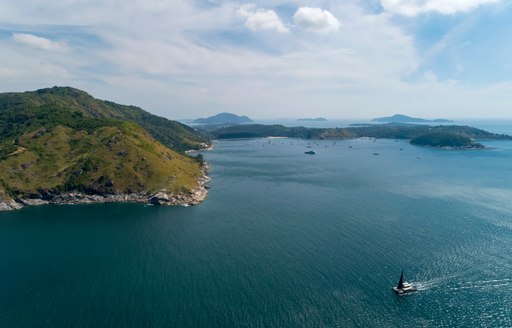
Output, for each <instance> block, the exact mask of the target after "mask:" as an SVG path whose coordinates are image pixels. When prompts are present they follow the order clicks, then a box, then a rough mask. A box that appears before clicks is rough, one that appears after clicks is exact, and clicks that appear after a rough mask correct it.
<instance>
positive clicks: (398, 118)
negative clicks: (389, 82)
mask: <svg viewBox="0 0 512 328" xmlns="http://www.w3.org/2000/svg"><path fill="white" fill-rule="evenodd" d="M372 121H374V122H384V123H428V122H433V123H450V122H452V121H450V120H445V119H434V120H427V119H424V118H418V117H411V116H407V115H402V114H395V115H393V116H389V117H379V118H374V119H373V120H372Z"/></svg>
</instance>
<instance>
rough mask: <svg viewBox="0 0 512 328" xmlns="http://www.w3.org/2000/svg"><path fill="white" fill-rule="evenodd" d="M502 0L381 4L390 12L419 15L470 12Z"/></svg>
mask: <svg viewBox="0 0 512 328" xmlns="http://www.w3.org/2000/svg"><path fill="white" fill-rule="evenodd" d="M499 1H500V0H381V4H382V6H383V7H384V9H385V10H386V11H388V12H392V13H396V14H400V15H404V16H417V15H420V14H424V13H428V12H437V13H440V14H444V15H453V14H456V13H459V12H468V11H470V10H473V9H475V8H476V7H478V6H480V5H484V4H489V3H497V2H499Z"/></svg>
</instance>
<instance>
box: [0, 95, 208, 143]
mask: <svg viewBox="0 0 512 328" xmlns="http://www.w3.org/2000/svg"><path fill="white" fill-rule="evenodd" d="M48 109H51V110H65V111H70V112H74V113H76V114H75V115H80V114H82V116H83V117H85V118H97V119H117V120H124V121H132V122H135V123H137V124H139V125H140V126H142V127H143V128H144V129H145V130H147V131H148V132H149V134H150V135H151V136H152V137H153V138H155V139H156V140H158V141H160V142H161V143H162V144H164V145H165V146H167V147H169V148H172V149H174V150H176V151H179V152H183V151H185V150H188V149H200V148H202V147H204V146H205V144H206V143H208V142H209V140H208V138H207V137H205V136H203V135H201V134H199V133H198V132H196V131H195V130H194V129H192V128H190V127H188V126H186V125H184V124H181V123H179V122H176V121H171V120H168V119H166V118H163V117H160V116H156V115H153V114H150V113H148V112H146V111H145V110H143V109H141V108H139V107H135V106H125V105H120V104H116V103H114V102H111V101H104V100H99V99H95V98H94V97H92V96H91V95H89V94H88V93H86V92H84V91H81V90H78V89H75V88H71V87H53V88H46V89H40V90H37V91H27V92H12V93H1V94H0V112H1V113H2V115H3V116H4V117H5V115H7V116H9V115H11V116H12V115H14V113H16V115H17V116H18V118H20V120H21V117H23V118H24V120H25V121H27V123H31V122H32V121H33V119H34V117H36V116H38V115H41V114H40V113H41V112H46V111H48ZM77 117H78V116H77ZM17 123H19V122H17ZM0 124H1V123H0ZM5 127H6V126H5V124H1V126H0V129H2V128H4V129H5ZM15 130H16V129H15ZM1 136H2V131H1V130H0V137H1Z"/></svg>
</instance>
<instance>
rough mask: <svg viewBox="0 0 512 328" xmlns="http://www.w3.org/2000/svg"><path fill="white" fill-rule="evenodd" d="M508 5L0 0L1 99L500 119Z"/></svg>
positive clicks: (194, 111)
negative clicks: (42, 96)
mask: <svg viewBox="0 0 512 328" xmlns="http://www.w3.org/2000/svg"><path fill="white" fill-rule="evenodd" d="M511 35H512V2H511V1H509V0H466V1H460V0H444V1H443V0H347V1H343V2H340V1H334V0H325V1H316V0H311V1H302V0H301V1H292V0H275V1H267V0H259V1H224V0H211V1H208V0H173V1H162V0H145V1H144V0H136V1H133V2H130V3H125V2H122V1H119V0H105V1H83V0H72V1H66V2H65V3H63V2H61V1H56V0H47V1H42V0H32V1H28V0H19V1H15V2H13V1H7V0H0V47H1V49H2V51H1V52H0V60H1V63H2V65H1V66H0V77H1V79H0V92H10V91H27V90H35V89H40V88H45V87H52V86H55V85H59V86H64V85H67V86H72V87H75V88H79V89H82V90H84V91H86V92H88V93H90V94H91V95H93V96H94V97H97V98H101V99H108V100H112V101H115V102H119V103H122V104H130V105H136V106H140V107H142V108H144V109H146V110H148V111H150V112H152V113H154V114H157V115H161V116H165V117H168V118H173V119H180V118H198V117H206V116H210V115H213V114H216V113H219V112H233V113H236V114H238V115H247V116H249V117H251V118H254V119H269V118H274V117H275V118H282V117H296V118H299V117H301V118H303V117H319V116H321V117H326V118H355V119H357V118H361V119H362V118H373V117H380V116H390V115H392V114H395V113H401V114H406V115H410V116H416V117H423V118H464V117H466V118H512V111H511V110H510V109H511V108H510V104H512V74H511V73H512V62H511V61H510V58H512V42H510V41H511V39H510V38H511Z"/></svg>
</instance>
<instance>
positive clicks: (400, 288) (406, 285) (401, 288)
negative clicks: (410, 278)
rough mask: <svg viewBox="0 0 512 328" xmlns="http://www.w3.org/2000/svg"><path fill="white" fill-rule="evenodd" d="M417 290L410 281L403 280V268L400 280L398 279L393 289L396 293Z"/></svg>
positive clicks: (401, 293)
mask: <svg viewBox="0 0 512 328" xmlns="http://www.w3.org/2000/svg"><path fill="white" fill-rule="evenodd" d="M417 290H418V289H417V288H416V287H414V286H413V285H412V283H410V282H406V281H404V270H402V273H400V280H399V281H398V285H396V287H393V291H394V292H395V293H396V294H397V295H404V294H407V293H412V292H415V291H417Z"/></svg>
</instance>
